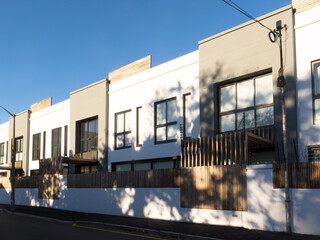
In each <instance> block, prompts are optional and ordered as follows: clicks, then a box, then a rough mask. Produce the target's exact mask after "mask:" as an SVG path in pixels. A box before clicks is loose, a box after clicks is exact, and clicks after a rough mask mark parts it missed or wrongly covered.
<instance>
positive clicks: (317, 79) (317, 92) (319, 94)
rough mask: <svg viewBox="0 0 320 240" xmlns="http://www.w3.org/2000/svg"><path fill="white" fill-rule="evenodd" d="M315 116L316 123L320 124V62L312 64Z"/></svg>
mask: <svg viewBox="0 0 320 240" xmlns="http://www.w3.org/2000/svg"><path fill="white" fill-rule="evenodd" d="M312 80H313V81H312V82H313V113H314V114H313V115H314V122H315V123H319V122H320V60H318V61H315V62H313V63H312Z"/></svg>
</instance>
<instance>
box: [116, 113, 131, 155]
mask: <svg viewBox="0 0 320 240" xmlns="http://www.w3.org/2000/svg"><path fill="white" fill-rule="evenodd" d="M128 112H131V114H132V111H131V109H129V110H125V111H122V112H117V113H115V114H114V130H115V131H114V149H115V150H120V149H127V148H131V147H132V141H131V142H130V145H126V135H129V134H132V130H130V131H126V118H125V117H126V113H128ZM121 114H123V132H119V133H118V132H117V129H118V122H117V116H118V115H121ZM131 116H132V115H131ZM131 120H132V119H131ZM117 136H123V146H122V147H117Z"/></svg>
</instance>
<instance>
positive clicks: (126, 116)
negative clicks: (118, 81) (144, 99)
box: [125, 111, 131, 132]
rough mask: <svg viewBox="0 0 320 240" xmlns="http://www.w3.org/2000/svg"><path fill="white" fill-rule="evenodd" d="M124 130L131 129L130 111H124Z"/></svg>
mask: <svg viewBox="0 0 320 240" xmlns="http://www.w3.org/2000/svg"><path fill="white" fill-rule="evenodd" d="M125 121H126V123H125V131H126V132H128V131H131V111H130V112H126V113H125Z"/></svg>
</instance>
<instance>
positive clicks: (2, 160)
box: [0, 142, 4, 164]
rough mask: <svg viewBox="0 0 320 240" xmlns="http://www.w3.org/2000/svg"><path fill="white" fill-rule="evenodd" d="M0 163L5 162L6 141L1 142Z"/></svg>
mask: <svg viewBox="0 0 320 240" xmlns="http://www.w3.org/2000/svg"><path fill="white" fill-rule="evenodd" d="M0 164H4V142H3V143H0Z"/></svg>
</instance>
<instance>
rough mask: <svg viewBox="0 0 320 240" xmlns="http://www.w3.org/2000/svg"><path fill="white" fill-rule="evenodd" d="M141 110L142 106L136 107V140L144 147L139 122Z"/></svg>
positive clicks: (138, 145)
mask: <svg viewBox="0 0 320 240" xmlns="http://www.w3.org/2000/svg"><path fill="white" fill-rule="evenodd" d="M140 111H142V106H140V107H137V108H136V123H137V124H136V131H137V132H136V135H137V136H136V141H137V147H142V143H141V136H140V135H139V131H140V128H139V123H140V121H141V119H140V117H139V113H141V112H140Z"/></svg>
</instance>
